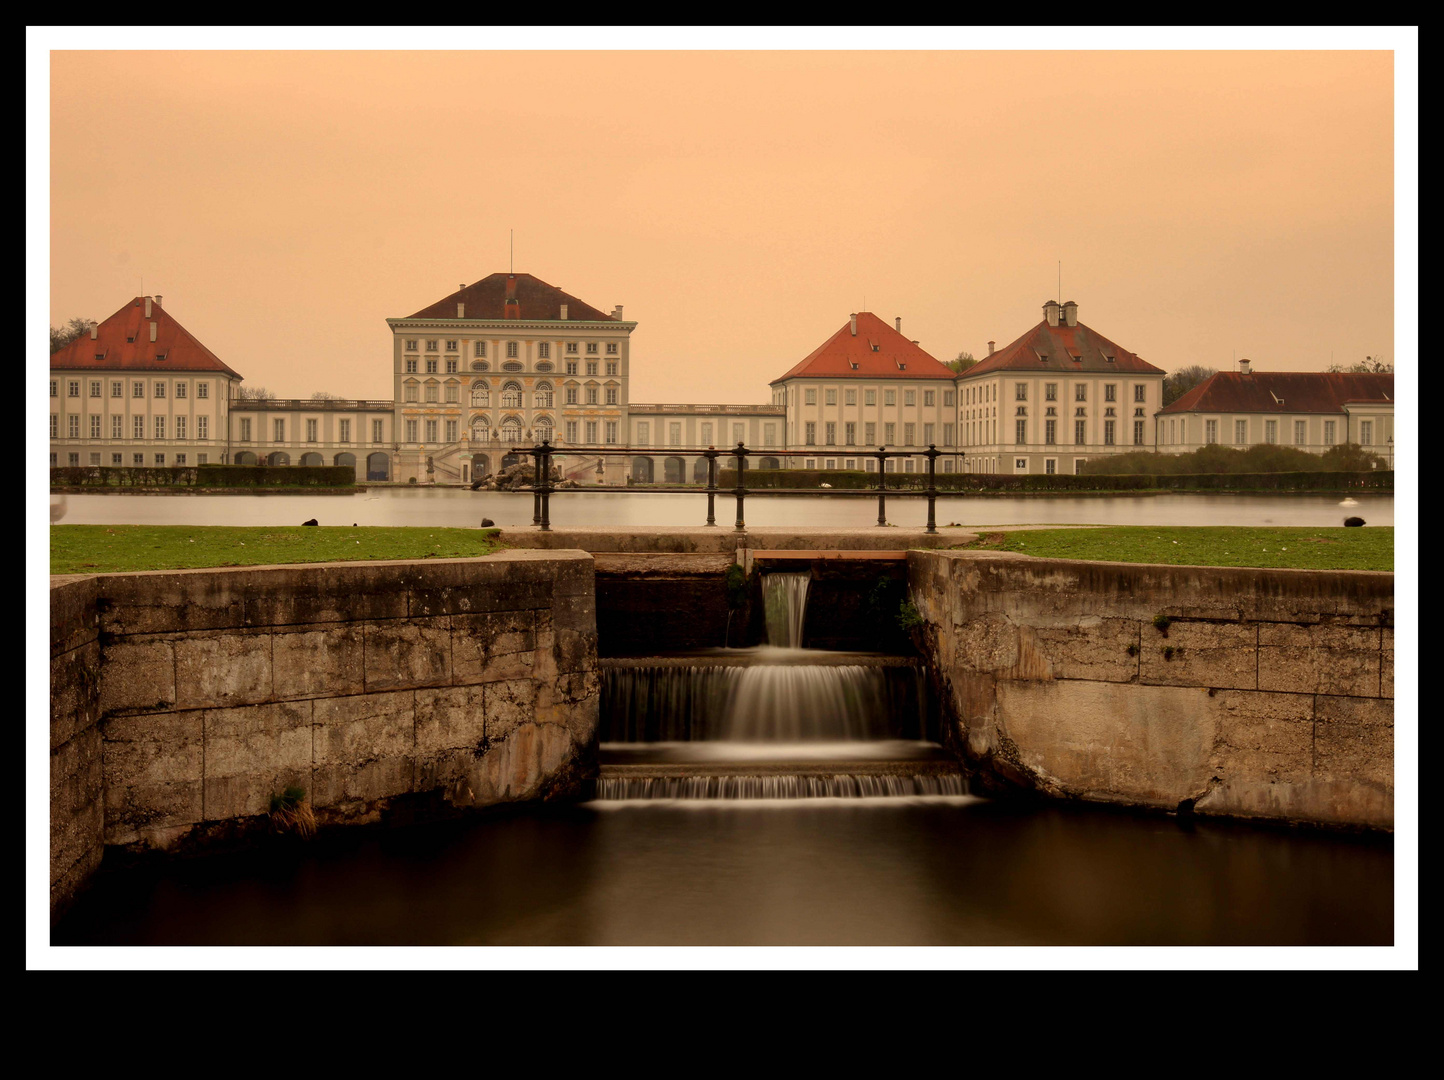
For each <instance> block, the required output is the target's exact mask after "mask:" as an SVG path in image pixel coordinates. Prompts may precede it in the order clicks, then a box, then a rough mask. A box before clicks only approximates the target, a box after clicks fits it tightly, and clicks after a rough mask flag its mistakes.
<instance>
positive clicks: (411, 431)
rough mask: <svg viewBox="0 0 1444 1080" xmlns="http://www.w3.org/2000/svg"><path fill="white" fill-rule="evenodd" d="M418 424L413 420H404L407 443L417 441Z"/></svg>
mask: <svg viewBox="0 0 1444 1080" xmlns="http://www.w3.org/2000/svg"><path fill="white" fill-rule="evenodd" d="M419 427H420V425H419V424H418V423H417V422H416V421H415V420H407V421H406V441H407V442H409V443H414V442H419V441H420V440H418V439H417V438H416V435H417V431H418V428H419Z"/></svg>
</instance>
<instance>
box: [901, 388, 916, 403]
mask: <svg viewBox="0 0 1444 1080" xmlns="http://www.w3.org/2000/svg"><path fill="white" fill-rule="evenodd" d="M917 403H918V392H917V391H916V390H904V391H903V404H904V405H916V404H917Z"/></svg>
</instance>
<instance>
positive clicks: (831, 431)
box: [823, 421, 837, 446]
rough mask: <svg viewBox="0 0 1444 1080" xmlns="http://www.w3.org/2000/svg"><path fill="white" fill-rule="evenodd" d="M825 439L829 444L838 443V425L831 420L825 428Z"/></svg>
mask: <svg viewBox="0 0 1444 1080" xmlns="http://www.w3.org/2000/svg"><path fill="white" fill-rule="evenodd" d="M823 441H824V442H825V443H826V444H827V445H828V446H836V445H837V425H836V424H834V423H832V422H831V421H828V423H827V424H826V425H825V426H824V428H823Z"/></svg>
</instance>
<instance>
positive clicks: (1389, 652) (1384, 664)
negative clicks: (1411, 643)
mask: <svg viewBox="0 0 1444 1080" xmlns="http://www.w3.org/2000/svg"><path fill="white" fill-rule="evenodd" d="M1383 635H1384V637H1383V648H1382V649H1381V651H1380V654H1379V696H1380V697H1383V698H1393V696H1394V630H1393V628H1392V627H1388V626H1386V627H1385V628H1384V630H1383Z"/></svg>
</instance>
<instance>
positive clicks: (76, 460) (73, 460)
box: [69, 454, 80, 465]
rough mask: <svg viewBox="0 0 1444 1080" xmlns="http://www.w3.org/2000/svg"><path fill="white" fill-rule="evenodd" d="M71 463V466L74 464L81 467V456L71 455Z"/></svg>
mask: <svg viewBox="0 0 1444 1080" xmlns="http://www.w3.org/2000/svg"><path fill="white" fill-rule="evenodd" d="M69 461H70V464H72V465H79V464H80V455H79V454H71V455H70V456H69Z"/></svg>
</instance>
